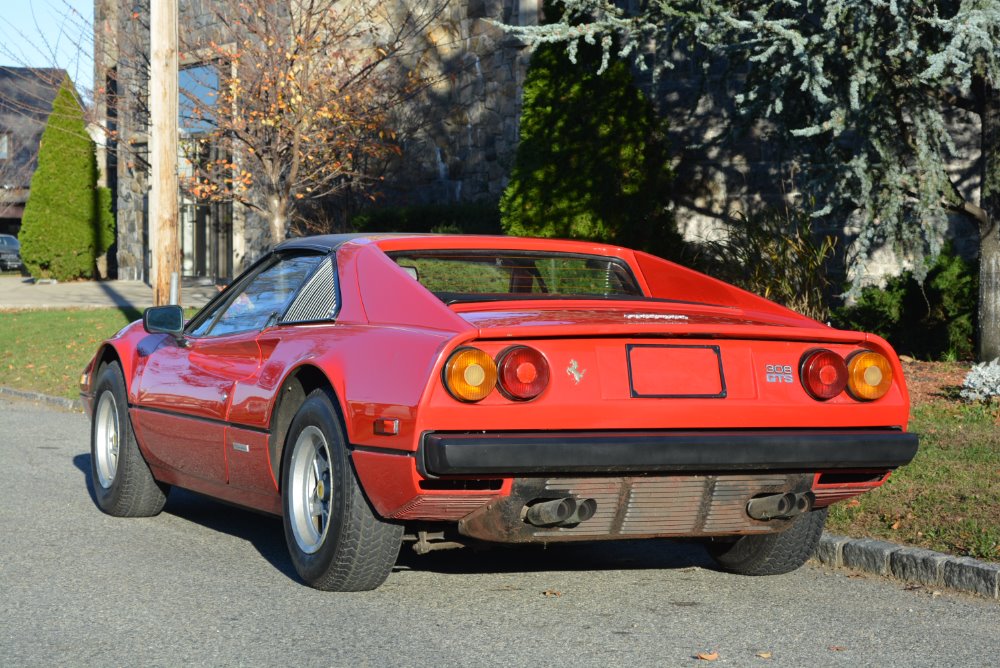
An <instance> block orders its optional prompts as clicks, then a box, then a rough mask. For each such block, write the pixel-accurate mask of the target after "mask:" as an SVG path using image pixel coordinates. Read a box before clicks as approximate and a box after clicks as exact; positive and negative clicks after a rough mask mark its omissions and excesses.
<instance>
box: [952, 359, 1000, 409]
mask: <svg viewBox="0 0 1000 668" xmlns="http://www.w3.org/2000/svg"><path fill="white" fill-rule="evenodd" d="M961 395H962V398H963V399H968V400H969V401H991V400H993V399H998V398H1000V359H995V360H993V361H992V362H982V363H981V364H977V365H975V366H974V367H972V368H971V369H970V370H969V373H968V375H966V377H965V380H964V381H963V382H962V392H961Z"/></svg>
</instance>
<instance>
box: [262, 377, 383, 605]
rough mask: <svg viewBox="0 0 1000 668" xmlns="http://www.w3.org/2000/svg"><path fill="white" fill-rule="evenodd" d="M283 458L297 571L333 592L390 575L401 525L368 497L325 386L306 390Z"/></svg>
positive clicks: (369, 585) (364, 586)
mask: <svg viewBox="0 0 1000 668" xmlns="http://www.w3.org/2000/svg"><path fill="white" fill-rule="evenodd" d="M282 460H283V462H282V484H281V489H282V506H283V510H284V512H283V515H284V526H285V540H286V542H287V543H288V551H289V554H290V555H291V558H292V563H293V564H294V566H295V570H296V571H297V572H298V574H299V576H300V577H301V578H302V579H303V580H305V582H306V583H307V584H309V585H310V586H313V587H315V588H317V589H324V590H327V591H365V590H369V589H375V588H376V587H378V586H379V585H381V584H382V583H383V582H385V580H386V578H387V577H389V573H390V572H392V567H393V565H395V563H396V557H397V556H398V554H399V546H400V544H401V543H402V539H403V527H402V526H401V525H396V524H391V523H389V522H385V521H383V520H382V519H381V518H379V517H378V515H377V514H376V513H375V511H374V510H373V509H372V508H371V506H370V505H369V504H368V500H367V499H366V498H365V496H364V493H363V492H362V491H361V486H360V485H359V484H358V480H357V476H356V475H355V474H354V469H353V467H352V466H351V462H350V458H349V456H348V453H347V447H346V444H345V439H344V435H343V430H342V429H341V426H340V421H339V420H338V419H337V417H336V410H335V409H334V406H333V402H332V401H331V399H330V397H329V395H328V394H327V392H326V391H324V390H316V391H314V392H312V393H311V394H309V396H308V397H306V400H305V402H304V403H303V404H302V407H301V408H299V411H298V413H296V415H295V418H294V419H293V420H292V424H291V427H290V429H289V431H288V440H287V441H286V445H285V451H284V454H283V456H282Z"/></svg>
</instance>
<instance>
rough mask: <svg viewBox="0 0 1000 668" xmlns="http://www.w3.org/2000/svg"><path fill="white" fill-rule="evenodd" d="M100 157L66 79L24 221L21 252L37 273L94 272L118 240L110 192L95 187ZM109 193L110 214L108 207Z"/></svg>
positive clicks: (43, 142) (66, 277) (59, 276)
mask: <svg viewBox="0 0 1000 668" xmlns="http://www.w3.org/2000/svg"><path fill="white" fill-rule="evenodd" d="M96 183H97V158H96V156H95V154H94V143H93V141H91V139H90V136H89V135H88V134H87V129H86V125H85V123H84V118H83V109H82V108H81V106H80V103H79V101H78V100H77V97H76V94H75V92H74V90H73V85H72V83H70V81H69V79H68V78H67V79H64V80H63V82H62V85H61V86H60V88H59V92H58V93H57V94H56V98H55V101H54V102H53V104H52V113H51V114H50V116H49V120H48V123H47V124H46V126H45V131H44V132H43V133H42V140H41V145H40V147H39V151H38V168H37V169H36V170H35V173H34V175H33V176H32V178H31V191H30V194H29V196H28V203H27V204H26V205H25V207H24V218H23V222H22V226H21V232H20V235H19V237H20V240H21V258H22V259H23V260H24V264H25V266H26V267H27V269H28V271H29V272H30V273H31V275H32V276H35V277H37V278H56V279H59V280H72V279H74V278H89V277H91V276H93V275H94V268H95V262H96V258H97V256H98V255H100V254H102V253H104V252H106V251H107V250H108V248H109V247H110V246H111V243H112V242H113V241H114V222H113V221H109V219H108V216H109V215H110V198H109V197H108V196H105V195H102V194H100V193H99V192H98V191H96V190H95V185H96ZM102 198H108V199H107V205H108V206H107V211H108V215H107V216H106V215H104V213H103V199H102Z"/></svg>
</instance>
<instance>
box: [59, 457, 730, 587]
mask: <svg viewBox="0 0 1000 668" xmlns="http://www.w3.org/2000/svg"><path fill="white" fill-rule="evenodd" d="M73 464H74V465H75V466H76V467H77V468H78V469H79V470H80V471H81V472H82V473H83V474H84V478H85V480H86V486H87V493H88V494H89V495H90V499H91V501H92V502H93V503H94V504H95V505H96V503H97V499H96V497H95V496H94V488H93V483H92V481H91V479H90V453H89V452H87V453H83V454H79V455H76V456H75V457H74V458H73ZM163 512H164V513H169V514H171V515H174V516H176V517H179V518H181V519H184V520H187V521H189V522H193V523H195V524H198V525H200V526H203V527H205V528H207V529H211V530H212V531H219V532H221V533H225V534H228V535H230V536H233V537H235V538H239V539H241V540H245V541H247V542H248V543H250V544H251V545H252V546H253V547H254V549H256V550H257V552H259V553H260V555H261V556H262V557H264V559H266V560H267V561H268V563H270V564H271V565H272V566H273V567H274V568H275V569H277V570H278V571H279V572H281V573H282V574H284V575H286V576H287V577H288V578H289V579H291V580H294V581H296V582H301V580H299V578H298V576H297V574H296V573H295V567H294V566H293V565H292V561H291V559H290V558H289V556H288V550H287V548H286V546H285V540H284V535H283V530H282V527H281V520H280V519H279V518H277V517H272V516H270V515H264V514H261V513H256V512H253V511H250V510H245V509H243V508H239V507H236V506H231V505H228V504H225V503H222V502H221V501H216V500H215V499H211V498H209V497H206V496H202V495H200V494H196V493H195V492H189V491H188V490H185V489H180V488H177V487H175V488H173V489H171V490H170V495H169V496H168V497H167V505H166V506H165V507H164V508H163ZM412 545H413V543H411V542H404V543H403V546H402V548H401V549H400V553H399V557H398V559H397V560H396V566H395V567H394V569H393V571H394V572H406V571H413V572H431V573H442V574H453V575H474V574H480V573H533V572H545V571H612V570H662V569H683V568H692V567H701V568H715V562H714V561H713V560H712V559H711V557H709V556H708V553H707V552H706V551H705V549H704V548H703V547H702V546H701V545H699V544H697V543H684V542H678V541H670V540H662V539H647V540H613V541H594V542H587V543H561V544H549V545H499V544H494V545H489V544H474V545H472V546H470V547H466V548H462V549H455V550H447V551H439V552H431V553H429V554H424V555H419V554H416V553H415V552H414V551H413V549H412Z"/></svg>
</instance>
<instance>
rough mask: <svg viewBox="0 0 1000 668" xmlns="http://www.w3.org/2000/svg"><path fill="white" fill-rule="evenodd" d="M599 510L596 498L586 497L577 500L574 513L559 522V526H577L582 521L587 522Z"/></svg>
mask: <svg viewBox="0 0 1000 668" xmlns="http://www.w3.org/2000/svg"><path fill="white" fill-rule="evenodd" d="M596 512H597V501H595V500H594V499H584V500H582V501H577V503H576V510H575V511H573V514H572V515H570V516H569V517H567V518H566V519H565V520H563V521H562V522H560V523H559V526H561V527H565V526H576V525H577V524H579V523H580V522H586V521H587V520H589V519H590V518H591V517H593V516H594V513H596Z"/></svg>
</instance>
